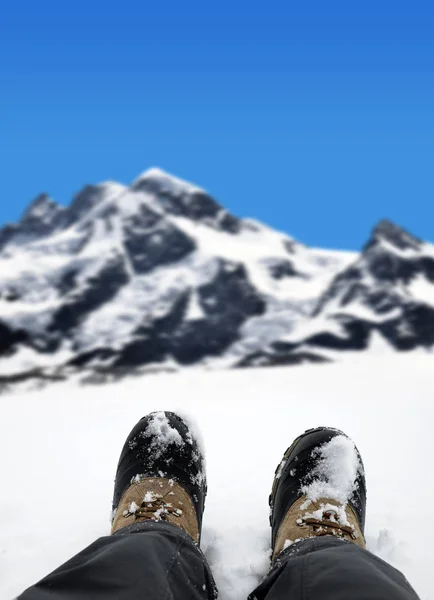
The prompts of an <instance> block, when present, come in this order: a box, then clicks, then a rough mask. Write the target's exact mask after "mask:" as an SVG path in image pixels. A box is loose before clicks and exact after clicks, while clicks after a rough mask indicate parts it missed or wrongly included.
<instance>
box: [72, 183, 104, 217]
mask: <svg viewBox="0 0 434 600" xmlns="http://www.w3.org/2000/svg"><path fill="white" fill-rule="evenodd" d="M105 193H106V192H105V189H104V186H102V185H86V186H84V188H83V189H82V190H80V191H79V192H78V193H77V194H76V195H75V196H74V198H73V200H72V203H71V206H70V207H69V209H68V213H67V215H66V219H65V227H67V226H69V225H71V224H72V223H75V222H77V221H79V220H80V219H81V218H82V217H83V216H85V215H87V214H89V213H90V212H91V211H92V209H93V208H95V206H97V205H98V204H99V203H100V202H101V201H102V200H103V199H104V197H105Z"/></svg>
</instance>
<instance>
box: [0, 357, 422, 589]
mask: <svg viewBox="0 0 434 600" xmlns="http://www.w3.org/2000/svg"><path fill="white" fill-rule="evenodd" d="M432 373H433V359H432V356H431V357H430V356H429V355H427V356H421V355H398V356H390V357H389V356H383V357H381V358H378V357H377V358H376V357H369V356H363V357H360V358H359V357H357V358H356V357H355V358H354V360H352V361H346V362H344V363H341V364H327V365H308V366H302V367H293V368H278V369H277V368H274V369H271V368H270V369H249V370H239V371H213V372H204V371H202V370H199V369H192V370H184V371H183V372H181V373H174V374H159V375H148V376H145V377H142V378H137V379H130V380H126V381H123V382H120V383H117V384H112V385H107V386H101V387H96V386H95V387H78V386H76V385H75V384H74V383H72V382H71V383H69V384H63V383H62V384H57V385H53V386H52V387H50V388H48V389H45V390H43V391H39V392H33V393H27V394H20V395H17V394H15V395H9V396H3V397H2V398H1V400H0V402H1V408H0V411H1V413H0V414H1V419H0V456H1V473H2V484H1V489H2V491H3V493H2V494H1V496H0V598H1V599H2V600H3V599H4V600H8V599H10V598H12V597H14V596H16V595H17V594H19V593H20V592H21V591H23V590H24V589H25V588H26V587H28V586H29V585H31V584H32V583H34V582H35V581H36V580H38V579H39V578H41V577H43V576H44V575H46V574H47V573H48V572H49V571H51V570H52V569H54V568H56V567H57V566H59V565H60V564H61V563H62V562H63V561H65V560H67V559H68V558H70V557H71V556H72V555H73V554H74V553H76V552H78V551H80V550H81V549H82V548H83V547H84V546H86V545H87V544H89V543H91V542H92V541H93V540H94V539H95V538H97V537H99V536H101V535H107V534H108V532H109V529H110V523H109V518H110V509H111V497H112V492H113V478H114V475H115V470H116V465H117V460H118V457H119V453H120V450H121V447H122V444H123V443H124V441H125V438H126V436H127V434H128V433H129V431H130V430H131V428H132V427H133V425H134V424H135V423H136V421H137V420H138V419H139V418H141V417H142V416H143V415H144V414H146V413H148V412H150V411H154V410H175V411H178V412H179V413H180V414H181V415H183V416H184V415H185V416H187V417H188V418H189V421H193V422H194V423H195V426H196V427H198V428H199V429H200V431H201V436H202V438H203V441H204V445H205V448H206V458H207V473H208V489H209V492H208V497H207V503H206V509H205V515H204V529H203V538H202V548H203V550H204V551H205V553H206V555H207V557H208V560H209V562H210V564H211V568H212V570H213V573H214V576H215V579H216V582H217V585H218V587H219V591H220V598H221V599H222V600H241V599H242V598H245V597H246V596H247V594H248V593H249V592H250V591H251V590H252V589H253V588H254V587H255V585H256V584H257V582H258V581H259V580H260V579H261V578H262V577H263V576H264V575H265V573H266V571H267V569H268V565H269V554H270V530H269V525H268V495H269V493H270V489H271V484H272V480H273V477H274V471H275V468H276V466H277V465H278V463H279V461H280V460H281V458H282V455H283V453H284V451H285V450H286V448H287V447H288V446H289V445H290V443H291V442H292V441H293V439H294V438H295V437H296V436H297V435H299V434H300V433H301V432H303V431H304V430H305V429H308V428H310V427H315V426H318V425H328V426H332V427H336V428H338V429H342V430H343V431H345V432H346V433H347V434H348V435H349V436H351V437H352V439H353V440H354V441H355V443H356V444H357V446H358V448H359V450H360V453H361V455H362V458H363V461H364V465H365V469H366V476H367V486H368V512H367V525H366V536H367V541H368V547H369V549H370V550H371V551H373V552H375V553H376V554H377V555H379V556H380V557H382V558H384V559H385V560H387V561H389V562H391V563H392V564H393V565H394V566H396V567H397V568H399V569H401V570H402V571H403V572H404V573H405V575H406V576H407V577H408V579H409V580H410V582H411V583H412V585H413V586H414V587H415V588H416V591H417V592H418V593H419V595H420V596H421V599H422V600H434V585H433V584H432V582H431V574H430V566H431V565H432V564H433V561H434V542H433V538H434V523H431V520H430V514H431V511H432V507H433V505H434V482H433V479H434V477H433V470H432V464H431V463H432V455H433V445H434V443H433V437H432V433H431V430H432V421H433V417H434V402H433V401H434V379H433V377H432Z"/></svg>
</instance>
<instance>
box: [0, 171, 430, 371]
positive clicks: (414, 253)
mask: <svg viewBox="0 0 434 600" xmlns="http://www.w3.org/2000/svg"><path fill="white" fill-rule="evenodd" d="M0 274H1V275H0V376H1V377H2V379H3V381H4V382H5V381H11V380H13V379H15V380H21V379H24V378H28V377H34V376H39V377H55V378H57V377H61V376H64V375H65V374H67V373H69V372H80V373H83V372H84V373H87V374H89V373H92V374H101V375H104V374H108V373H110V374H121V373H123V372H129V371H131V370H136V369H140V370H143V369H147V370H150V369H155V368H158V369H176V368H178V367H179V366H186V365H198V364H200V365H204V366H210V367H213V366H215V367H220V366H248V365H256V364H293V363H297V362H301V361H305V360H310V361H323V360H328V359H330V358H333V357H334V356H335V355H336V353H337V352H339V351H342V350H362V349H366V348H369V347H372V344H373V340H374V339H376V340H377V343H378V339H379V338H381V339H382V340H383V342H384V345H389V346H390V347H391V348H396V349H399V350H407V349H413V348H416V347H431V346H432V345H433V343H434V246H432V245H430V244H425V243H423V242H422V241H420V240H418V239H416V238H414V237H413V236H411V235H410V234H408V233H406V232H405V231H403V230H402V229H400V228H398V227H396V226H395V225H393V224H391V223H388V222H382V223H380V224H379V225H378V226H377V227H376V229H375V230H374V232H373V234H372V237H371V239H370V240H369V241H368V243H367V244H366V246H365V248H364V249H363V251H362V253H361V254H356V253H350V252H337V251H336V252H335V251H330V250H318V249H313V248H308V247H306V246H304V245H303V244H301V243H299V242H297V241H296V240H294V239H292V238H290V237H288V236H287V235H285V234H283V233H279V232H277V231H274V230H273V229H271V228H269V227H266V226H265V225H263V224H261V223H258V222H256V221H252V220H246V219H239V218H237V217H235V216H233V215H231V214H230V213H228V212H227V211H226V210H225V209H224V208H223V207H222V206H221V205H220V204H218V203H217V202H216V201H215V200H214V199H213V198H212V197H211V196H210V195H209V194H208V193H207V192H205V191H204V190H202V189H200V188H198V187H195V186H193V185H191V184H189V183H186V182H184V181H181V180H179V179H177V178H175V177H172V176H170V175H168V174H166V173H164V172H162V171H160V170H158V169H151V170H149V171H147V172H145V173H144V174H142V175H141V176H140V177H138V178H137V179H136V180H135V181H134V182H133V183H132V185H131V186H129V187H127V186H123V185H120V184H117V183H113V182H106V183H102V184H99V185H92V186H86V187H85V188H84V189H83V190H81V191H80V192H79V193H78V194H77V195H76V196H75V198H74V199H73V201H72V203H71V205H70V206H69V207H68V208H66V207H62V206H59V205H58V204H56V203H55V202H54V201H53V200H52V199H51V198H50V197H49V196H48V195H46V194H42V195H40V196H38V197H37V198H36V200H35V201H34V202H33V203H32V204H31V205H30V207H29V208H28V210H27V211H26V212H25V214H24V215H23V217H22V219H21V221H20V222H19V223H17V224H13V225H7V226H5V227H4V228H3V229H2V230H0Z"/></svg>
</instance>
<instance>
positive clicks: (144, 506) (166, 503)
mask: <svg viewBox="0 0 434 600" xmlns="http://www.w3.org/2000/svg"><path fill="white" fill-rule="evenodd" d="M136 479H137V480H136V481H134V482H133V483H132V484H131V485H130V486H129V487H128V488H127V489H126V490H125V492H124V493H123V495H122V497H121V500H120V502H119V505H118V508H117V510H116V514H115V516H114V519H113V524H112V531H111V533H112V534H113V533H116V532H117V531H119V530H120V529H122V528H123V527H126V526H127V525H132V524H133V523H137V522H140V521H147V520H152V521H166V522H168V523H172V525H176V526H177V527H180V528H181V529H183V530H184V531H185V532H186V533H188V535H189V536H190V537H192V538H193V540H194V541H195V542H196V543H197V542H199V524H198V520H197V515H196V509H195V507H194V505H193V502H192V500H191V497H190V496H189V494H188V493H187V492H186V491H185V489H184V488H183V487H182V486H181V485H179V484H178V483H176V482H174V481H173V479H166V478H164V477H143V478H140V477H137V478H136Z"/></svg>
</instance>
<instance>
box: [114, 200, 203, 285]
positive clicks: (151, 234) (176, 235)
mask: <svg viewBox="0 0 434 600" xmlns="http://www.w3.org/2000/svg"><path fill="white" fill-rule="evenodd" d="M124 244H125V247H126V249H127V251H128V255H129V257H130V259H131V263H132V265H133V267H134V270H135V272H136V273H138V274H144V273H148V272H149V271H151V270H152V269H154V268H155V267H159V266H162V265H167V264H170V263H173V262H176V261H178V260H181V259H182V258H184V257H185V256H187V254H190V252H193V250H194V249H195V244H194V241H193V240H191V239H190V238H189V237H188V236H187V235H185V233H183V232H182V231H181V230H179V229H177V228H176V227H175V226H174V225H172V224H171V223H170V222H168V221H166V220H164V219H163V218H162V217H161V216H160V215H158V214H157V213H155V212H153V211H152V210H150V209H148V208H146V207H144V206H142V207H141V210H140V212H139V214H137V215H134V216H133V217H131V218H130V219H128V220H126V222H125V223H124Z"/></svg>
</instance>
